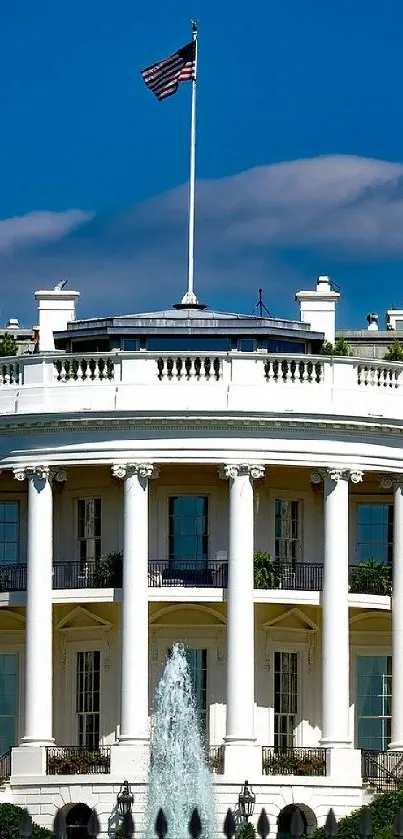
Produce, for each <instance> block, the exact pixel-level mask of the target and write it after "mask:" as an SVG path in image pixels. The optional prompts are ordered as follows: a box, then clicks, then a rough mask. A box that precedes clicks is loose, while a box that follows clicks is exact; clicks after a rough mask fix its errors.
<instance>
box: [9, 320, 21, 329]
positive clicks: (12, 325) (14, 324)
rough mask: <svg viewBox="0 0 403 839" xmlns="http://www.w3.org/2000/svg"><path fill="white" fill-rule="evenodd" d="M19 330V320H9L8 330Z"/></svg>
mask: <svg viewBox="0 0 403 839" xmlns="http://www.w3.org/2000/svg"><path fill="white" fill-rule="evenodd" d="M19 328H20V324H19V322H18V318H9V319H8V324H7V326H6V329H19Z"/></svg>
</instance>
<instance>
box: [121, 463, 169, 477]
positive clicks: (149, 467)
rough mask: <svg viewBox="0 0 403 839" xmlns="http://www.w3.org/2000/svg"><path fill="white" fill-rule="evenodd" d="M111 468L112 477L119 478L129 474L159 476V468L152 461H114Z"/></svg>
mask: <svg viewBox="0 0 403 839" xmlns="http://www.w3.org/2000/svg"><path fill="white" fill-rule="evenodd" d="M111 468H112V475H113V477H114V478H119V479H120V480H123V479H124V478H129V477H130V476H131V475H137V476H138V477H139V478H148V479H153V478H158V477H159V469H158V468H157V466H154V464H153V463H114V464H113V465H112V467H111Z"/></svg>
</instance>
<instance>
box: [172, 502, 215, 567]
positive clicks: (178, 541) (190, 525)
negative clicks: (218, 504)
mask: <svg viewBox="0 0 403 839" xmlns="http://www.w3.org/2000/svg"><path fill="white" fill-rule="evenodd" d="M207 558H208V498H207V496H205V495H177V496H172V497H171V498H170V499H169V559H170V560H171V563H172V564H173V565H175V567H180V563H181V562H183V561H189V560H198V561H200V562H201V563H203V562H206V561H207Z"/></svg>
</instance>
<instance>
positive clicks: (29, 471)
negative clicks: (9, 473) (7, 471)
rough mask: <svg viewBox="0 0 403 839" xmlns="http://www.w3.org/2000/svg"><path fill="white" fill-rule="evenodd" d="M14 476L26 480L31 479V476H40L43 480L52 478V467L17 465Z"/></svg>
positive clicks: (19, 479) (18, 479)
mask: <svg viewBox="0 0 403 839" xmlns="http://www.w3.org/2000/svg"><path fill="white" fill-rule="evenodd" d="M13 475H14V478H15V479H16V480H17V481H25V480H27V481H28V480H29V479H30V478H40V479H41V480H42V481H46V480H48V479H49V478H50V469H49V466H43V465H38V466H16V467H15V468H14V469H13Z"/></svg>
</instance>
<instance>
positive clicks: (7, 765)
mask: <svg viewBox="0 0 403 839" xmlns="http://www.w3.org/2000/svg"><path fill="white" fill-rule="evenodd" d="M10 775H11V749H9V750H8V752H4V754H3V755H0V783H4V781H8V779H9V777H10Z"/></svg>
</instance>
